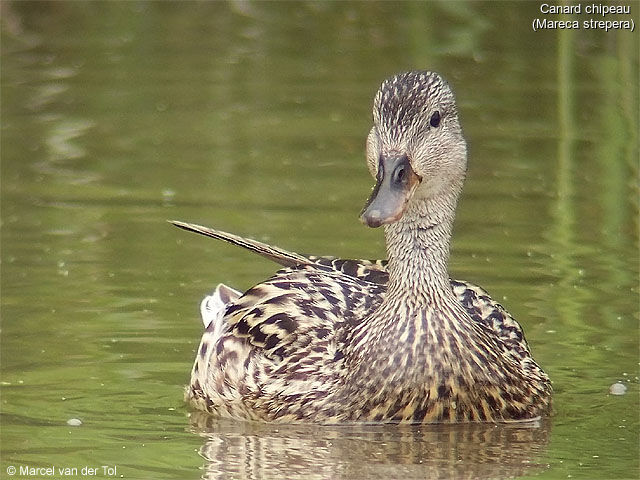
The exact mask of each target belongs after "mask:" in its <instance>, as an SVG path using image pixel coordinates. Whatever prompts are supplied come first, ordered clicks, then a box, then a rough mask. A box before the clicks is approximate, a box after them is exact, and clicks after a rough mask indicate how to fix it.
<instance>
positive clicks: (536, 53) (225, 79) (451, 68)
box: [0, 2, 640, 479]
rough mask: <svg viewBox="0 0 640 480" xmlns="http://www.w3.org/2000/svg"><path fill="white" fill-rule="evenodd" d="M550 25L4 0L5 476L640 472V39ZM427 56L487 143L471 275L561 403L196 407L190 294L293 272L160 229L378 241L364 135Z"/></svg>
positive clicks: (337, 243) (304, 243)
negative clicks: (369, 208) (375, 105)
mask: <svg viewBox="0 0 640 480" xmlns="http://www.w3.org/2000/svg"><path fill="white" fill-rule="evenodd" d="M535 15H539V12H538V10H537V3H536V2H530V3H527V4H524V3H517V2H513V3H510V2H502V3H493V2H489V3H483V2H472V3H464V2H452V3H417V2H416V3H413V2H411V3H385V2H378V3H373V4H372V3H364V2H363V3H342V2H341V3H268V4H267V3H244V2H231V3H180V4H171V3H162V2H153V3H143V2H142V3H133V2H131V3H130V2H82V3H81V2H53V3H44V2H37V3H30V2H15V3H13V2H3V3H2V56H1V61H2V130H1V135H2V138H1V140H2V164H1V169H2V170H1V180H2V198H1V199H2V203H1V220H2V231H1V233H2V238H1V240H2V251H1V260H2V278H1V287H2V337H1V341H2V344H1V347H2V348H1V352H0V355H1V357H0V359H1V374H2V378H1V380H2V384H1V404H0V405H1V414H2V432H1V435H2V442H1V449H2V450H1V453H2V455H1V457H2V458H1V466H0V471H1V472H2V473H1V474H0V475H2V476H3V477H4V474H5V472H6V471H7V468H8V467H9V466H21V465H22V466H25V465H27V466H48V465H56V466H60V467H66V466H69V467H80V468H81V467H83V466H87V465H88V466H102V465H107V466H116V467H117V476H122V477H123V478H181V479H183V478H200V477H206V478H256V479H257V478H513V477H521V476H525V477H533V476H538V477H539V478H585V479H591V478H637V477H638V475H639V473H640V472H639V469H638V440H639V434H638V432H639V429H638V423H639V422H638V407H639V402H638V399H639V398H638V394H639V388H638V375H639V373H638V370H639V369H638V358H639V348H638V344H639V340H638V320H639V315H638V189H637V187H638V148H637V146H638V108H637V107H638V82H637V79H638V61H637V59H638V46H637V45H638V37H637V33H635V32H634V33H631V32H627V31H610V32H607V33H605V32H598V31H584V30H581V31H546V32H533V31H531V27H530V24H531V20H532V18H534V17H535ZM632 15H634V18H636V23H637V16H638V4H637V3H633V7H632ZM414 68H430V69H434V70H437V71H440V72H442V73H443V74H444V75H445V76H446V78H448V79H449V81H450V82H451V83H452V85H453V87H454V90H455V91H456V93H457V96H458V101H459V108H460V115H461V121H462V125H463V128H464V130H465V133H466V136H467V139H468V141H469V151H470V161H469V173H468V180H467V184H466V187H465V191H464V195H463V197H462V199H461V202H460V205H459V211H458V216H457V220H456V226H455V237H454V242H453V257H452V261H451V269H452V275H453V276H454V277H456V278H462V279H466V280H469V281H472V282H475V283H478V284H480V285H482V286H483V287H485V288H486V289H488V290H489V291H490V292H491V293H492V295H493V296H494V298H496V299H497V300H498V301H500V302H501V303H503V304H504V305H505V306H506V307H507V308H508V309H509V311H510V312H511V313H512V314H513V315H514V316H515V317H516V318H517V319H518V320H519V321H520V322H521V323H522V325H523V327H524V328H525V331H526V333H527V339H528V341H529V343H530V344H531V346H532V349H533V352H534V355H535V358H536V359H537V361H538V362H539V363H540V364H541V365H542V366H543V367H544V368H545V369H546V371H547V372H548V373H549V375H550V377H551V378H552V380H553V385H554V390H555V395H554V410H555V411H554V415H553V417H552V418H551V419H548V420H545V421H544V422H541V423H540V424H537V425H509V426H494V425H474V426H433V427H419V428H418V427H402V428H399V427H364V426H363V427H353V426H352V427H346V426H345V427H331V428H329V427H313V426H296V427H283V426H277V427H276V426H270V425H248V424H238V423H230V422H221V421H217V420H215V419H211V418H208V417H206V416H202V415H191V416H189V411H188V410H187V408H186V407H185V406H184V405H183V402H182V389H183V386H184V384H185V383H186V382H187V381H188V378H189V371H190V368H191V362H192V359H193V356H194V354H195V349H196V348H197V344H198V341H199V338H200V335H201V328H202V324H201V322H200V320H199V315H198V302H199V301H200V299H201V298H202V297H203V295H204V294H206V293H207V292H209V291H211V290H212V289H213V287H214V286H215V285H216V284H217V283H219V282H225V283H227V284H229V285H232V286H234V287H236V288H247V287H249V286H251V285H253V284H255V283H256V282H258V281H260V280H262V279H264V278H266V277H267V276H268V275H269V274H270V273H272V272H273V271H274V265H272V264H270V263H269V262H267V261H265V260H263V259H260V258H256V257H254V256H251V255H249V254H248V253H246V252H243V251H240V250H238V249H234V248H232V247H230V246H227V245H222V244H218V243H214V242H213V241H211V240H207V239H204V238H198V237H197V236H195V235H189V234H187V233H185V232H182V231H179V230H177V229H175V228H174V227H171V226H170V225H168V224H167V223H166V220H167V219H170V218H177V219H182V220H187V221H196V222H199V223H203V224H207V225H212V226H216V227H218V228H222V229H226V230H229V231H233V232H236V233H238V234H241V235H248V236H252V237H254V238H257V239H259V240H262V241H268V242H274V243H276V244H278V245H280V246H282V247H285V248H288V249H292V250H296V251H300V252H305V253H315V254H331V255H340V256H344V257H358V258H378V257H383V256H384V244H383V239H382V232H381V231H378V230H369V229H367V228H365V227H364V226H362V225H361V224H360V223H359V222H358V220H357V215H358V212H359V210H360V208H361V207H362V205H363V203H364V201H365V199H366V197H367V195H368V193H369V191H370V188H371V186H372V179H371V178H370V176H369V174H368V172H367V170H366V167H365V163H364V153H363V151H364V139H365V137H366V134H367V132H368V129H369V127H370V121H371V120H370V109H371V101H372V98H373V95H374V93H375V91H376V90H377V88H378V86H379V84H380V82H381V81H382V80H383V79H384V78H386V77H387V76H389V75H391V74H393V73H395V72H398V71H402V70H406V69H414ZM615 382H622V383H623V384H624V385H625V386H626V387H627V392H626V394H625V395H621V396H616V395H610V394H609V387H610V386H611V385H612V384H613V383H615ZM72 418H78V419H80V420H81V421H82V425H81V426H77V427H72V426H69V425H67V423H66V422H67V420H69V419H72ZM75 478H78V477H75Z"/></svg>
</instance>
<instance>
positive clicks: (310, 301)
mask: <svg viewBox="0 0 640 480" xmlns="http://www.w3.org/2000/svg"><path fill="white" fill-rule="evenodd" d="M366 161H367V166H368V169H369V172H370V173H371V175H372V177H373V178H374V179H375V186H374V187H373V190H372V192H371V194H370V196H369V198H368V200H367V201H366V203H365V206H364V208H363V210H362V212H361V214H360V219H361V221H362V222H363V223H364V224H365V225H367V226H369V227H372V228H377V227H380V226H382V227H383V230H384V236H385V242H386V251H387V259H386V260H357V259H341V258H338V257H331V256H314V255H302V254H298V253H295V252H290V251H287V250H285V249H282V248H279V247H276V246H273V245H268V244H266V243H262V242H259V241H257V240H252V239H248V238H243V237H241V236H238V235H234V234H231V233H227V232H224V231H221V230H217V229H213V228H208V227H204V226H202V225H198V224H194V223H188V222H182V221H172V223H173V224H174V225H176V226H177V227H179V228H182V229H184V230H188V231H192V232H195V233H199V234H201V235H205V236H208V237H211V238H215V239H218V240H222V241H225V242H228V243H231V244H233V245H237V246H239V247H242V248H245V249H247V250H249V251H251V252H254V253H256V254H259V255H261V256H263V257H266V258H268V259H270V260H272V261H274V262H275V263H277V264H278V265H279V266H280V267H281V268H280V269H279V270H277V272H276V273H275V274H274V275H273V276H272V277H270V278H269V279H267V280H265V281H264V282H261V283H258V284H257V285H255V286H253V287H252V288H249V289H248V290H246V291H245V292H241V291H238V290H235V289H233V288H231V287H228V286H226V285H224V284H220V285H218V286H217V288H216V289H215V291H214V292H213V293H212V294H211V295H208V296H207V297H205V299H204V300H203V301H202V303H201V308H200V313H201V316H202V320H203V323H204V327H205V331H204V333H203V335H202V339H201V342H200V345H199V348H198V350H197V353H196V359H195V362H194V364H193V368H192V371H191V380H190V383H189V385H188V386H187V387H186V390H185V400H186V402H187V403H188V404H190V405H191V407H192V408H195V409H196V410H201V411H203V412H207V413H209V414H212V415H215V416H217V417H220V418H227V419H234V420H241V421H256V422H274V423H317V424H340V423H346V424H348V423H375V424H378V423H381V424H429V423H461V422H492V423H501V422H519V421H524V422H528V421H535V420H538V419H540V418H541V417H543V416H546V415H548V414H549V412H550V409H551V397H552V388H551V382H550V380H549V377H548V376H547V375H546V373H545V372H544V371H543V370H542V368H541V367H540V366H539V365H538V364H537V363H536V362H535V361H534V359H533V357H532V355H531V351H530V348H529V345H528V343H527V341H526V339H525V336H524V332H523V329H522V327H521V326H520V324H519V323H518V322H517V321H516V320H515V319H514V318H513V317H512V316H511V315H510V314H509V313H508V312H507V311H506V310H505V308H504V307H503V306H502V305H500V304H499V303H498V302H496V301H495V300H494V299H492V298H491V296H490V295H489V294H488V293H487V292H486V291H485V290H484V289H482V288H481V287H479V286H477V285H475V284H473V283H470V282H467V281H460V280H454V279H452V278H450V276H449V273H448V262H449V256H450V240H451V236H452V228H453V223H454V218H455V211H456V206H457V200H458V197H459V195H460V193H461V191H462V186H463V183H464V180H465V177H466V171H467V146H466V141H465V138H464V136H463V133H462V129H461V126H460V121H459V118H458V110H457V106H456V101H455V96H454V94H453V91H452V89H451V87H450V86H449V84H448V83H447V81H446V80H445V79H444V78H443V77H442V76H441V75H439V74H438V73H435V72H431V71H409V72H404V73H399V74H397V75H394V76H392V77H390V78H388V79H386V80H384V81H383V82H382V84H381V86H380V88H379V90H378V92H377V94H376V95H375V98H374V101H373V126H372V128H371V130H370V131H369V134H368V136H367V140H366Z"/></svg>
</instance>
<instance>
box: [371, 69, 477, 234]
mask: <svg viewBox="0 0 640 480" xmlns="http://www.w3.org/2000/svg"><path fill="white" fill-rule="evenodd" d="M367 165H368V167H369V171H370V172H371V174H372V175H373V176H374V177H375V179H376V185H375V187H374V189H373V192H372V194H371V196H370V197H369V200H368V201H367V203H366V205H365V207H364V209H363V211H362V214H361V217H360V218H361V220H362V221H363V222H364V223H366V224H367V225H368V226H370V227H379V226H380V225H384V224H388V223H393V222H396V221H398V220H399V219H400V218H402V216H403V214H404V213H405V211H406V210H407V207H408V206H409V205H410V204H411V202H416V201H425V200H427V199H429V198H434V197H436V196H438V195H441V194H442V193H453V194H454V195H457V194H458V193H459V191H460V188H461V186H462V183H463V181H464V176H465V172H466V168H467V147H466V142H465V140H464V137H463V136H462V130H461V128H460V123H459V122H458V112H457V108H456V103H455V98H454V95H453V92H452V91H451V88H450V87H449V85H448V84H447V82H446V81H445V80H444V79H443V78H442V77H440V75H438V74H437V73H433V72H421V71H418V72H407V73H401V74H398V75H396V76H394V77H391V78H389V79H387V80H385V81H384V82H383V83H382V86H381V87H380V90H378V93H377V94H376V97H375V100H374V103H373V127H372V128H371V131H370V132H369V136H368V138H367Z"/></svg>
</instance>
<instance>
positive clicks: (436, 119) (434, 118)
mask: <svg viewBox="0 0 640 480" xmlns="http://www.w3.org/2000/svg"><path fill="white" fill-rule="evenodd" d="M429 124H430V125H431V126H432V127H433V128H436V127H437V126H438V125H440V112H439V111H438V110H436V111H435V112H433V115H431V120H429Z"/></svg>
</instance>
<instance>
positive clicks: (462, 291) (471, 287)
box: [451, 280, 530, 358]
mask: <svg viewBox="0 0 640 480" xmlns="http://www.w3.org/2000/svg"><path fill="white" fill-rule="evenodd" d="M451 288H452V289H453V293H454V294H455V295H456V297H458V301H459V302H460V303H461V304H462V306H463V307H464V308H465V310H466V311H467V313H469V315H470V316H471V318H472V319H473V320H475V321H477V322H478V323H481V324H483V325H484V326H486V327H487V328H489V329H491V330H492V331H493V332H494V333H495V334H496V336H498V338H500V339H501V340H502V341H503V342H504V343H505V344H506V345H508V346H509V347H510V348H511V350H512V351H513V352H515V353H517V354H518V356H520V357H522V358H524V357H526V356H529V355H530V352H529V345H528V344H527V341H526V340H525V338H524V332H523V330H522V327H521V326H520V324H519V323H518V322H517V321H516V320H515V319H514V318H513V317H512V316H511V315H510V314H509V312H507V311H506V309H505V308H504V307H503V306H502V305H500V304H499V303H498V302H496V301H495V300H493V299H492V298H491V296H490V295H489V294H488V293H487V292H486V291H485V290H484V289H483V288H481V287H479V286H478V285H475V284H473V283H471V282H465V281H461V280H451Z"/></svg>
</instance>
